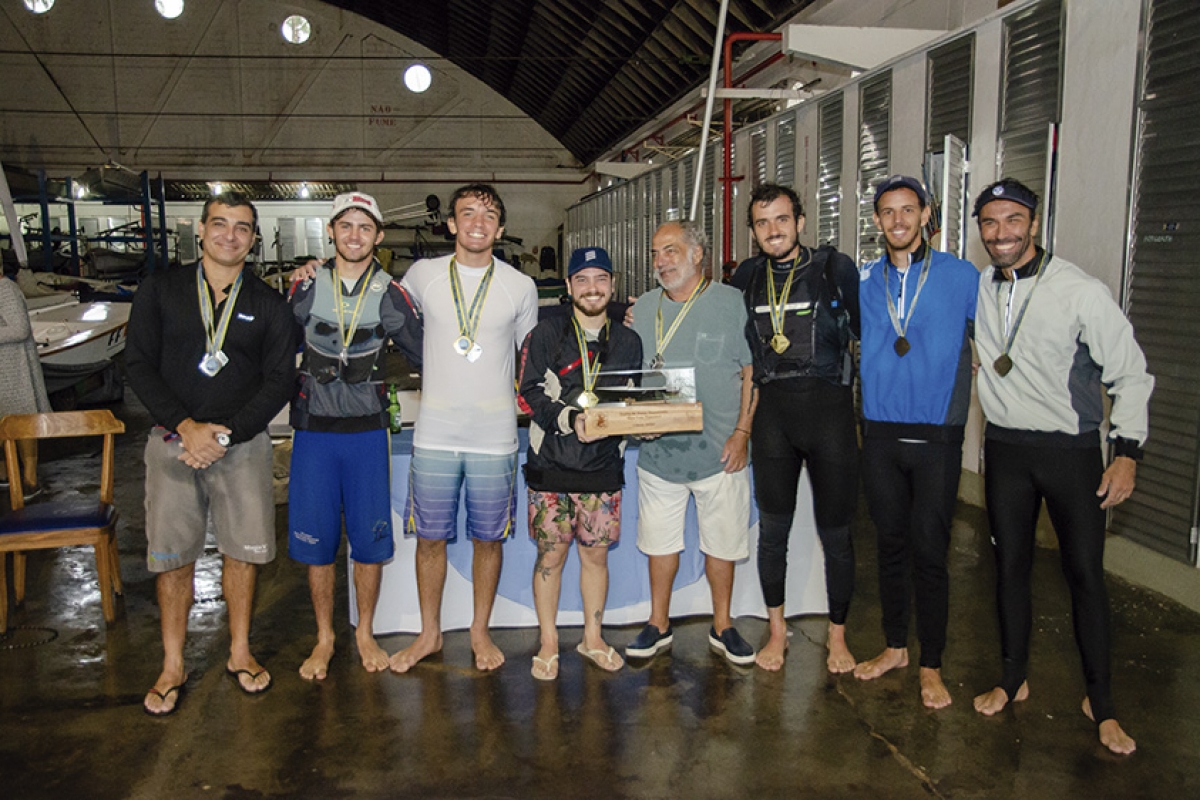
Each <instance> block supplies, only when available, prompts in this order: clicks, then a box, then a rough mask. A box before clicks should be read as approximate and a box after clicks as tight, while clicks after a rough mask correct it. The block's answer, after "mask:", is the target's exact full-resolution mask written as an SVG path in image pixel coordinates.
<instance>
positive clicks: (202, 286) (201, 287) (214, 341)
mask: <svg viewBox="0 0 1200 800" xmlns="http://www.w3.org/2000/svg"><path fill="white" fill-rule="evenodd" d="M241 290H242V273H241V272H239V273H238V276H237V280H235V281H234V282H233V288H232V289H230V290H229V296H228V297H227V298H225V310H224V311H222V312H221V319H220V321H219V322H217V326H216V329H215V330H214V329H213V318H214V317H215V316H216V314H215V313H214V311H213V302H212V297H210V296H209V293H208V281H206V280H205V279H204V266H203V265H201V264H197V265H196V294H197V295H198V296H199V300H200V319H202V320H203V321H204V336H205V341H206V344H207V348H208V354H209V355H210V356H213V355H216V354H217V353H219V352H221V348H222V347H224V346H225V334H227V333H229V320H231V319H233V305H234V303H236V302H237V296H238V292H240V291H241Z"/></svg>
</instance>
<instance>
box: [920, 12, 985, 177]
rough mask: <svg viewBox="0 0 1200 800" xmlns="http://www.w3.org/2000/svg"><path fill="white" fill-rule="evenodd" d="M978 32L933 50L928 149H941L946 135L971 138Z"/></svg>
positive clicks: (931, 58) (926, 141) (927, 129)
mask: <svg viewBox="0 0 1200 800" xmlns="http://www.w3.org/2000/svg"><path fill="white" fill-rule="evenodd" d="M974 62H975V34H974V33H971V34H968V35H966V36H962V37H959V38H958V39H955V40H954V41H952V42H949V43H947V44H944V45H942V46H941V47H939V48H937V49H936V50H931V51H930V53H929V117H928V118H927V119H926V124H925V128H926V136H925V150H926V152H929V153H938V152H941V150H942V145H943V143H944V142H945V139H946V136H948V135H949V136H954V137H955V138H957V139H960V140H962V141H964V142H969V141H971V86H972V83H973V81H972V67H973V65H974Z"/></svg>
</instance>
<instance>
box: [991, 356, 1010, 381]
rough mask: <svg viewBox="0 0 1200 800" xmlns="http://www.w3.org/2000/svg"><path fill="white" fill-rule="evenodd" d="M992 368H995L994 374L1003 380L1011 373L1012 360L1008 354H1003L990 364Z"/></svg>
mask: <svg viewBox="0 0 1200 800" xmlns="http://www.w3.org/2000/svg"><path fill="white" fill-rule="evenodd" d="M992 366H993V367H995V368H996V374H997V375H999V376H1000V377H1001V378H1003V377H1004V376H1005V375H1007V374H1008V373H1010V372H1012V368H1013V360H1012V359H1011V358H1009V356H1008V353H1004V354H1003V355H1001V356H1000V357H999V358H997V359H996V360H995V361H994V362H993V363H992Z"/></svg>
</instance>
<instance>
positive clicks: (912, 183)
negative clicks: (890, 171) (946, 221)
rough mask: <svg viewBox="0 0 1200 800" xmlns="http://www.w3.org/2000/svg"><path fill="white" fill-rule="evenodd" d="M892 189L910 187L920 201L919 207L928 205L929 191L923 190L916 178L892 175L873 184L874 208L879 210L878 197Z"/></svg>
mask: <svg viewBox="0 0 1200 800" xmlns="http://www.w3.org/2000/svg"><path fill="white" fill-rule="evenodd" d="M893 189H910V190H911V191H912V193H913V194H915V195H916V196H917V199H918V200H920V201H921V208H924V207H925V206H927V205H929V193H928V192H926V191H925V187H924V186H922V185H921V182H920V181H919V180H917V179H916V178H910V177H909V176H907V175H892V176H891V177H890V178H884V179H883V180H881V181H880V182H879V183H877V184H875V210H876V211H878V210H879V199H880V198H881V197H883V196H884V195H885V194H887V193H888V192H890V191H892V190H893Z"/></svg>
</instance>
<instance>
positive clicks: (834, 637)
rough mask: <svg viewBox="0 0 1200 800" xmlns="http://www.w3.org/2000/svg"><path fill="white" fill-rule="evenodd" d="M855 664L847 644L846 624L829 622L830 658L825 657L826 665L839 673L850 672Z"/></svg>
mask: <svg viewBox="0 0 1200 800" xmlns="http://www.w3.org/2000/svg"><path fill="white" fill-rule="evenodd" d="M854 664H855V662H854V656H853V655H851V654H850V648H849V647H847V646H846V626H845V625H834V624H833V623H832V622H831V623H829V658H827V659H825V666H826V667H828V668H829V671H830V672H832V673H833V674H835V675H837V674H839V673H842V672H850V671H851V670H852V669H854Z"/></svg>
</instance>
